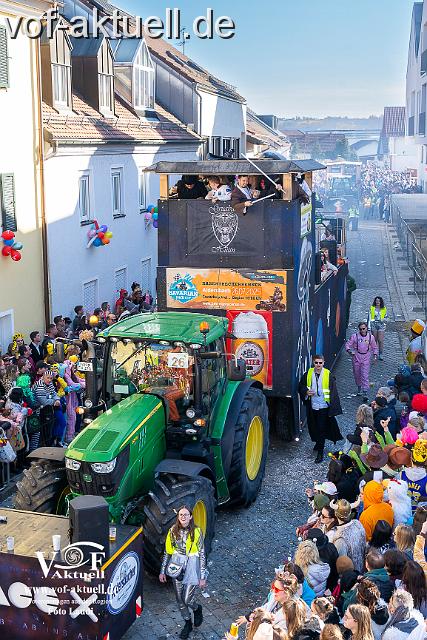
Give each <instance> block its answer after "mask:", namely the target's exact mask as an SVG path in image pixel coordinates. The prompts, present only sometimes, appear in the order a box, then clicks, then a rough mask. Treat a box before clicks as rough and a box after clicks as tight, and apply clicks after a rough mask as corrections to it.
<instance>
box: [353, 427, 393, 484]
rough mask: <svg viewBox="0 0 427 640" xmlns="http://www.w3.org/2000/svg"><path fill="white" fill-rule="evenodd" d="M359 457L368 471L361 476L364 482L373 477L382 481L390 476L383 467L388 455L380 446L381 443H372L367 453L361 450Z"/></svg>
mask: <svg viewBox="0 0 427 640" xmlns="http://www.w3.org/2000/svg"><path fill="white" fill-rule="evenodd" d="M364 435H365V434H364ZM362 451H363V447H362ZM360 459H361V461H362V462H363V464H364V465H365V467H367V468H368V471H366V473H364V474H363V476H362V480H363V481H364V484H366V483H367V482H370V481H371V480H374V478H375V480H376V481H377V482H382V481H383V480H386V479H388V478H391V477H392V476H391V475H389V474H388V473H387V472H386V471H385V469H384V467H385V466H386V464H387V463H388V455H387V453H386V452H385V451H384V449H383V448H382V447H381V445H379V444H372V445H371V446H370V448H369V451H368V452H367V453H365V452H363V453H361V454H360Z"/></svg>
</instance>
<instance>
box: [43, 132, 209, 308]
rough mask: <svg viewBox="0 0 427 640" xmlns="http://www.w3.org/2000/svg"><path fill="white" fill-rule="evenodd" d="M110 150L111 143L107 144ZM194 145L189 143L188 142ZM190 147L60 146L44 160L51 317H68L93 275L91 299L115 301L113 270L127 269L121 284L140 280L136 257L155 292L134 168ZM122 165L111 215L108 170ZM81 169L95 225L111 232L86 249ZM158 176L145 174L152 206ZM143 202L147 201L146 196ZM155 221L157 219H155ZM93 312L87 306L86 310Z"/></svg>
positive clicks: (187, 156)
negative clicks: (119, 204)
mask: <svg viewBox="0 0 427 640" xmlns="http://www.w3.org/2000/svg"><path fill="white" fill-rule="evenodd" d="M110 149H111V147H110ZM194 149H195V146H194ZM197 159H198V158H197V152H196V150H194V151H193V150H191V147H187V145H185V146H184V145H182V147H181V149H180V148H179V145H171V144H170V143H168V144H167V145H165V146H164V147H163V148H160V149H158V148H156V147H143V146H141V147H139V148H137V150H134V151H133V153H132V152H131V150H126V148H122V149H118V148H115V153H111V152H110V153H108V149H94V148H90V147H86V148H84V147H80V148H70V149H68V148H65V147H63V148H62V150H61V151H60V153H59V154H58V155H56V156H54V157H51V158H49V159H48V160H47V161H46V163H45V182H46V210H47V219H48V243H49V265H50V267H49V271H50V285H51V302H52V315H56V314H59V313H62V314H64V315H69V316H70V317H73V315H72V309H73V308H74V306H75V305H76V304H82V303H83V282H84V281H87V280H91V279H95V278H97V279H98V283H99V284H98V291H99V296H98V300H97V303H98V304H101V302H103V301H104V300H105V301H107V300H108V301H109V302H110V303H111V302H113V301H114V300H116V299H117V297H118V296H117V295H116V289H115V280H114V272H115V270H116V269H120V268H122V267H124V266H126V267H127V286H128V287H130V285H131V283H132V281H134V280H136V281H137V282H141V269H142V266H141V260H142V259H145V258H148V257H150V258H151V282H152V288H151V290H152V293H153V295H154V294H155V277H156V266H157V230H156V229H154V228H153V227H152V226H150V227H149V228H148V229H146V228H145V222H144V214H140V213H139V198H138V173H139V172H138V168H139V167H145V166H149V165H150V164H152V163H153V162H157V161H160V160H171V161H173V160H197ZM116 167H122V168H123V178H124V209H125V212H126V216H125V217H123V218H118V219H113V215H112V198H111V169H112V168H116ZM82 171H89V174H90V183H91V208H92V211H93V212H94V217H95V218H96V219H97V220H98V222H99V224H100V225H102V224H106V225H107V226H108V229H109V230H110V231H112V232H113V238H112V240H111V243H110V244H109V245H107V246H102V247H91V248H90V249H87V248H86V244H87V232H88V229H89V227H88V226H82V225H81V224H80V218H79V208H78V195H79V194H78V184H79V176H80V175H81V172H82ZM158 196H159V177H158V176H156V175H154V174H152V175H151V176H150V177H149V200H151V202H152V203H153V204H157V198H158ZM147 204H149V202H148V200H147ZM159 224H161V219H159ZM88 311H93V309H88Z"/></svg>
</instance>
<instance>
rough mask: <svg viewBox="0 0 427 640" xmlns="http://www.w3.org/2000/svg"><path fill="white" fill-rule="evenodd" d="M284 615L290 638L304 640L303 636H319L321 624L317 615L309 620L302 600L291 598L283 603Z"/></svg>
mask: <svg viewBox="0 0 427 640" xmlns="http://www.w3.org/2000/svg"><path fill="white" fill-rule="evenodd" d="M283 615H284V618H285V619H286V631H287V633H288V638H289V639H290V640H302V639H303V638H307V637H310V638H316V637H317V638H318V637H319V635H320V631H321V629H320V624H319V620H318V618H317V617H316V616H313V617H312V618H310V620H307V617H306V610H305V607H304V603H303V601H302V600H299V599H298V600H295V599H294V600H289V602H286V604H284V605H283Z"/></svg>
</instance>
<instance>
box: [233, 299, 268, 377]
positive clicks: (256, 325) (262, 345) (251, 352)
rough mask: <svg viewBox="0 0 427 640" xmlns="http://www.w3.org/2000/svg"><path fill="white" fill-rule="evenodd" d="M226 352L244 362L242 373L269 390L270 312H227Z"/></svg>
mask: <svg viewBox="0 0 427 640" xmlns="http://www.w3.org/2000/svg"><path fill="white" fill-rule="evenodd" d="M227 318H228V322H229V324H228V330H229V331H230V332H231V333H232V334H233V335H234V336H235V337H234V338H233V339H230V338H228V339H227V353H228V354H233V355H235V356H236V357H237V358H243V360H245V362H246V372H247V374H248V375H250V376H251V378H253V379H254V380H258V381H259V382H261V384H262V385H263V387H264V389H271V388H272V387H273V314H272V313H271V312H270V311H227Z"/></svg>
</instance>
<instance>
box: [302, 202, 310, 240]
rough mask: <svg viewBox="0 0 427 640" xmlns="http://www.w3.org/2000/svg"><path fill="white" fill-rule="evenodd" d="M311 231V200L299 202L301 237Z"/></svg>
mask: <svg viewBox="0 0 427 640" xmlns="http://www.w3.org/2000/svg"><path fill="white" fill-rule="evenodd" d="M310 231H311V202H309V204H301V238H304V237H305V236H307V235H308V234H309V233H310Z"/></svg>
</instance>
